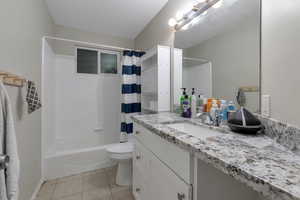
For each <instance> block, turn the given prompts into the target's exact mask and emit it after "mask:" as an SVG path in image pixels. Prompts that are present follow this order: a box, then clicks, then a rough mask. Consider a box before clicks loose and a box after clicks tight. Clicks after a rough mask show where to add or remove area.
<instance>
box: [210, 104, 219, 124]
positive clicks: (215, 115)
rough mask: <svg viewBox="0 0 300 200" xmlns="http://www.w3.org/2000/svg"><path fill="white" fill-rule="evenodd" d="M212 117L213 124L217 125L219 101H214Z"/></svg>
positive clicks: (211, 111)
mask: <svg viewBox="0 0 300 200" xmlns="http://www.w3.org/2000/svg"><path fill="white" fill-rule="evenodd" d="M210 117H211V118H212V120H213V122H214V123H216V122H217V120H218V119H217V118H218V117H219V106H218V102H217V100H215V99H214V100H213V101H212V106H211V109H210ZM215 125H218V124H215Z"/></svg>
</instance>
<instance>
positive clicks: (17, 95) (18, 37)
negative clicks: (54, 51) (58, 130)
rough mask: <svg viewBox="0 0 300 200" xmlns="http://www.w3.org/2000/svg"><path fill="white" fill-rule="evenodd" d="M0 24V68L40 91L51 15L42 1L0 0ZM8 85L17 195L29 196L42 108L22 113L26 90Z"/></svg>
mask: <svg viewBox="0 0 300 200" xmlns="http://www.w3.org/2000/svg"><path fill="white" fill-rule="evenodd" d="M0 24H1V28H0V44H1V45H0V69H1V70H5V71H9V72H12V73H16V74H19V75H23V76H25V77H26V78H27V79H30V80H33V81H35V82H36V83H37V86H38V89H39V91H41V87H40V86H41V84H40V80H41V48H42V36H43V35H46V34H48V35H51V34H52V19H51V18H50V17H49V15H48V11H47V8H46V6H45V3H44V1H41V0H26V1H19V0H9V1H1V6H0ZM7 89H8V92H9V95H10V97H11V104H12V106H13V110H14V113H13V115H14V117H15V127H16V134H17V140H18V148H19V155H20V159H21V177H20V198H19V199H20V200H29V199H30V198H31V195H32V194H33V192H34V190H35V188H36V186H37V185H38V183H39V181H40V179H41V111H40V110H39V111H36V112H34V113H32V114H30V115H28V114H26V113H25V112H23V113H22V110H23V109H22V107H21V105H22V104H21V102H22V100H23V99H22V98H24V95H25V93H23V95H21V92H20V91H19V90H18V89H17V88H15V87H7ZM21 114H23V116H22V118H21V119H20V118H19V117H18V116H19V115H21Z"/></svg>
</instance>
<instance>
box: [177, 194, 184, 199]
mask: <svg viewBox="0 0 300 200" xmlns="http://www.w3.org/2000/svg"><path fill="white" fill-rule="evenodd" d="M177 199H178V200H184V199H185V194H183V193H177Z"/></svg>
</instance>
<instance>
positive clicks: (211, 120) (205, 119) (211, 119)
mask: <svg viewBox="0 0 300 200" xmlns="http://www.w3.org/2000/svg"><path fill="white" fill-rule="evenodd" d="M196 117H197V118H199V119H201V122H202V123H204V124H207V125H211V126H220V124H221V119H222V116H221V115H220V113H219V112H216V116H211V114H210V113H208V112H203V113H197V115H196Z"/></svg>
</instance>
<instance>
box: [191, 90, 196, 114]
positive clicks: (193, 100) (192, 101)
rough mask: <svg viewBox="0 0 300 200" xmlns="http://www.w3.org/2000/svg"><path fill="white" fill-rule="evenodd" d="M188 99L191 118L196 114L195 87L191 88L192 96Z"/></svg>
mask: <svg viewBox="0 0 300 200" xmlns="http://www.w3.org/2000/svg"><path fill="white" fill-rule="evenodd" d="M190 101H191V114H192V118H195V117H196V116H197V97H196V95H195V88H192V96H191V98H190Z"/></svg>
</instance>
